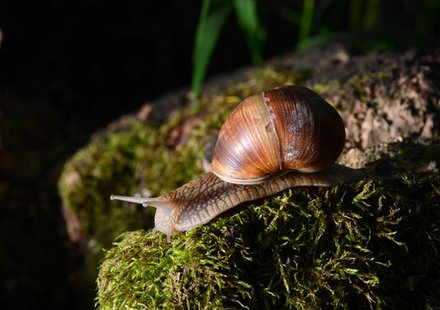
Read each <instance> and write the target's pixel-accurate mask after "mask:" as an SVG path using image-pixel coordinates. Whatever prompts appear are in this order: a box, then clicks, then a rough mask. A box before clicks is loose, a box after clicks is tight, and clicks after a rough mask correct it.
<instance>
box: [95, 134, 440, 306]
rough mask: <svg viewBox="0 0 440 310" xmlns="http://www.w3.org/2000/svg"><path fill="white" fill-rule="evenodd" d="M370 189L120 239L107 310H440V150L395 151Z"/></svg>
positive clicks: (316, 195)
mask: <svg viewBox="0 0 440 310" xmlns="http://www.w3.org/2000/svg"><path fill="white" fill-rule="evenodd" d="M390 153H392V154H394V157H392V158H386V159H383V160H382V161H381V162H380V163H378V164H376V165H375V166H374V167H373V168H370V169H369V173H368V175H367V176H366V177H365V178H364V179H362V180H361V181H359V182H356V183H351V184H343V185H340V186H335V187H332V188H297V189H290V190H287V191H285V192H283V193H281V194H279V195H275V196H273V197H270V198H267V199H262V200H260V201H256V202H252V203H246V204H243V205H242V206H241V208H239V209H238V210H235V211H234V212H230V213H228V214H227V215H226V216H223V217H220V218H218V219H216V220H214V221H213V222H211V223H209V224H207V225H205V226H201V227H198V228H196V229H193V230H190V231H188V232H186V233H182V234H180V235H176V236H173V237H172V240H171V243H167V242H166V237H165V236H164V235H162V234H160V233H157V234H153V233H152V232H151V231H145V230H138V231H134V232H126V233H124V234H122V235H121V236H119V237H118V239H117V240H116V242H115V244H114V247H113V248H111V249H110V250H108V251H107V252H106V255H105V260H104V262H103V263H102V265H101V267H100V272H99V278H98V298H97V301H98V304H99V307H100V308H102V309H119V308H123V307H124V308H126V309H142V308H148V309H151V308H165V309H241V308H244V309H256V308H270V309H281V308H291V309H316V308H348V309H359V308H382V307H383V308H396V309H400V308H413V309H420V308H426V309H434V308H438V307H440V298H439V296H440V260H439V259H438V250H439V249H440V176H439V174H438V170H437V169H438V168H437V167H436V166H435V165H436V163H438V162H439V159H440V143H439V142H437V143H432V144H431V145H428V146H423V145H414V144H395V145H393V146H392V152H390Z"/></svg>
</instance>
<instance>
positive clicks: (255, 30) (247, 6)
mask: <svg viewBox="0 0 440 310" xmlns="http://www.w3.org/2000/svg"><path fill="white" fill-rule="evenodd" d="M234 7H235V14H236V15H237V19H238V22H239V24H240V27H241V30H242V31H243V33H244V35H245V37H246V41H247V45H248V47H249V50H250V53H251V57H252V61H253V62H254V64H260V63H262V62H263V45H264V41H265V39H266V31H265V29H264V27H263V26H262V24H261V23H260V20H259V19H258V15H257V4H256V1H255V0H235V1H234Z"/></svg>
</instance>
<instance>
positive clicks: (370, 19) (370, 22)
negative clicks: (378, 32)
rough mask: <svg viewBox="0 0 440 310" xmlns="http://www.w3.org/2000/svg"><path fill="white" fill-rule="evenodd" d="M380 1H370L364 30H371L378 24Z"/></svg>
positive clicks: (366, 10)
mask: <svg viewBox="0 0 440 310" xmlns="http://www.w3.org/2000/svg"><path fill="white" fill-rule="evenodd" d="M379 3H380V0H368V2H367V7H366V9H365V15H364V30H370V29H372V28H373V27H374V25H375V24H376V18H377V13H378V10H379Z"/></svg>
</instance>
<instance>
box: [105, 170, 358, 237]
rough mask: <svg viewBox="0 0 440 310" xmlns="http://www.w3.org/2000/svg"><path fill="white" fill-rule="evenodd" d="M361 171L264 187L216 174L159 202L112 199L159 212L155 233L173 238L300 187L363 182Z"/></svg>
mask: <svg viewBox="0 0 440 310" xmlns="http://www.w3.org/2000/svg"><path fill="white" fill-rule="evenodd" d="M361 176H362V172H361V171H360V170H355V169H351V168H348V167H345V166H341V165H336V164H335V165H333V166H332V167H331V168H330V169H328V170H325V171H321V172H316V173H309V174H308V173H300V172H295V171H290V172H287V173H285V174H283V175H280V176H278V177H276V178H273V179H270V180H267V181H265V182H263V183H259V184H253V185H240V184H233V183H228V182H225V181H223V180H221V179H220V178H218V177H217V176H216V175H214V174H212V173H207V174H204V175H202V176H201V177H200V178H198V179H196V180H193V181H191V182H189V183H187V184H185V185H183V186H182V187H180V188H178V189H176V190H174V191H172V192H170V193H167V194H165V195H162V196H160V197H157V198H135V197H125V196H112V197H111V199H116V200H124V201H129V202H133V203H140V204H142V205H144V206H147V205H149V206H154V207H156V208H157V211H156V215H155V220H154V221H155V228H154V230H155V231H160V232H163V233H164V234H166V235H167V240H168V241H169V240H170V236H171V235H174V234H176V233H178V232H182V231H186V230H189V229H192V228H194V227H197V226H199V225H203V224H206V223H208V222H209V221H211V220H212V219H214V218H215V217H216V216H218V215H219V214H221V213H223V212H225V211H227V210H229V209H231V208H233V207H235V206H237V205H239V204H241V203H243V202H246V201H251V200H255V199H260V198H264V197H268V196H271V195H274V194H276V193H278V192H281V191H283V190H285V189H288V188H292V187H296V186H333V185H337V184H341V183H345V182H351V181H355V180H357V179H359V178H361Z"/></svg>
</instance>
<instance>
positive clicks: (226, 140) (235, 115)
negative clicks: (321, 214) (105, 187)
mask: <svg viewBox="0 0 440 310" xmlns="http://www.w3.org/2000/svg"><path fill="white" fill-rule="evenodd" d="M344 142H345V128H344V124H343V122H342V119H341V117H340V115H339V114H338V112H337V111H336V110H335V109H334V108H333V107H332V106H331V105H330V104H328V103H327V102H326V101H325V100H324V99H322V98H321V97H320V96H319V95H317V94H316V93H314V92H313V91H311V90H309V89H307V88H305V87H299V86H283V87H279V88H275V89H271V90H267V91H265V92H262V93H261V94H259V95H254V96H251V97H249V98H247V99H245V100H244V101H243V102H242V103H241V104H240V105H239V106H238V107H237V108H236V109H235V110H234V111H233V112H232V113H231V115H230V116H229V118H228V119H227V120H226V122H225V124H224V125H223V126H222V128H221V130H220V133H219V137H218V140H217V144H216V148H215V152H214V156H213V160H212V163H211V172H208V173H206V174H204V175H202V176H201V177H199V178H198V179H196V180H193V181H191V182H189V183H187V184H185V185H183V186H182V187H180V188H178V189H176V190H174V191H172V192H170V193H167V194H164V195H162V196H159V197H156V198H137V197H127V196H111V197H110V198H111V199H115V200H123V201H128V202H132V203H139V204H142V205H144V206H153V207H156V209H157V210H156V214H155V228H154V230H156V231H160V232H163V233H165V234H166V235H167V239H168V240H169V239H170V236H171V235H174V234H176V233H178V232H181V231H186V230H189V229H192V228H194V227H196V226H199V225H203V224H205V223H207V222H209V221H211V220H212V219H213V218H215V217H216V216H218V215H219V214H221V213H223V212H225V211H227V210H229V209H231V208H233V207H234V206H236V205H238V204H240V203H242V202H245V201H251V200H255V199H259V198H263V197H267V196H271V195H273V194H276V193H278V192H280V191H283V190H285V189H287V188H291V187H295V186H332V185H337V184H340V183H344V182H348V181H352V180H355V179H357V178H359V177H360V175H359V173H358V172H357V171H355V170H353V169H350V168H347V167H344V166H340V165H336V164H334V162H335V161H336V159H337V158H338V156H339V155H340V153H341V152H342V149H343V147H344Z"/></svg>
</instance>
